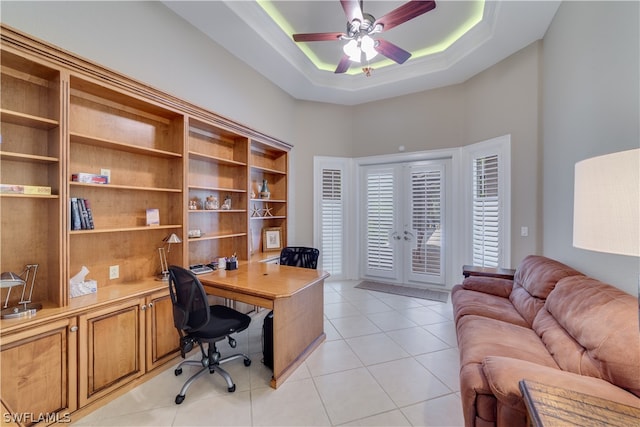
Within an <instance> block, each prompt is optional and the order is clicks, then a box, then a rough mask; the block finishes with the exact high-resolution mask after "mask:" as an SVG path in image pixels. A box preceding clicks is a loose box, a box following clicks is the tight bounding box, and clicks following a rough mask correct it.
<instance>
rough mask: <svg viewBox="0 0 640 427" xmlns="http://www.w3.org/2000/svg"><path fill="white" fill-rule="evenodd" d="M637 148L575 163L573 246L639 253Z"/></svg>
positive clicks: (639, 169)
mask: <svg viewBox="0 0 640 427" xmlns="http://www.w3.org/2000/svg"><path fill="white" fill-rule="evenodd" d="M639 230H640V149H634V150H628V151H621V152H619V153H612V154H607V155H604V156H598V157H593V158H591V159H587V160H583V161H580V162H578V163H576V166H575V190H574V203H573V246H575V247H577V248H581V249H588V250H592V251H598V252H606V253H612V254H620V255H630V256H640V231H639Z"/></svg>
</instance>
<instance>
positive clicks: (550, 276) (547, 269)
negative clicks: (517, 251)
mask: <svg viewBox="0 0 640 427" xmlns="http://www.w3.org/2000/svg"><path fill="white" fill-rule="evenodd" d="M576 275H580V276H581V275H582V273H580V272H579V271H577V270H574V269H573V268H571V267H569V266H567V265H564V264H562V263H560V262H558V261H555V260H553V259H550V258H546V257H543V256H539V255H529V256H527V257H526V258H525V259H523V260H522V262H521V263H520V265H518V268H517V270H516V274H515V276H514V278H513V289H512V291H511V294H510V295H509V299H510V300H511V303H512V304H513V306H514V307H515V308H516V310H518V313H520V315H521V316H522V317H523V318H524V319H525V320H526V321H527V322H528V323H529V325H531V324H532V323H533V319H534V318H535V316H536V314H538V311H540V309H541V308H542V307H543V305H544V301H545V299H546V298H547V295H549V292H551V291H552V290H553V288H554V287H555V285H556V283H558V280H560V279H562V278H564V277H569V276H576Z"/></svg>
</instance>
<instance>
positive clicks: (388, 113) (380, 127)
mask: <svg viewBox="0 0 640 427" xmlns="http://www.w3.org/2000/svg"><path fill="white" fill-rule="evenodd" d="M541 49H542V48H541V42H536V43H533V44H531V45H529V46H527V47H525V48H524V49H522V50H520V51H519V52H516V53H515V54H513V55H511V56H510V57H508V58H506V59H505V60H503V61H501V62H500V63H498V64H496V65H494V66H493V67H491V68H489V69H488V70H486V71H484V72H482V73H480V74H478V75H476V76H475V77H473V78H471V79H469V80H468V81H466V82H464V83H462V84H458V85H455V86H449V87H445V88H441V89H436V90H430V91H426V92H421V93H416V94H412V95H405V96H402V97H398V98H393V99H388V100H383V101H377V102H372V103H368V104H364V105H360V106H357V107H355V115H354V122H353V125H354V128H355V129H354V131H355V133H356V135H357V144H356V145H355V146H354V148H353V151H354V154H355V155H356V156H371V155H384V154H394V153H398V146H400V145H404V146H405V148H406V151H407V152H410V151H422V150H433V149H441V148H456V147H461V146H465V145H469V144H473V143H475V142H479V141H485V140H488V139H491V138H495V137H498V136H502V135H507V134H510V135H511V143H512V148H511V153H512V154H511V161H512V168H511V169H512V180H511V189H512V192H511V193H512V194H511V200H512V204H511V215H512V220H511V223H512V230H511V236H512V238H511V264H512V265H511V266H516V265H517V264H518V263H519V262H520V261H521V260H522V258H524V257H525V256H527V255H529V254H532V253H539V252H540V250H541V247H542V229H541V221H540V219H539V218H540V216H541V212H542V203H541V201H542V196H541V192H540V182H541V181H542V178H541V176H540V168H539V167H538V166H537V165H538V161H539V157H540V156H539V152H540V150H541V148H540V147H541V141H540V129H539V128H540V113H539V105H540V102H541V100H540V93H541V90H542V89H541V85H540V77H539V76H540V73H539V69H540V59H541ZM521 226H527V227H529V236H528V237H521V236H520V227H521ZM504 267H510V266H504Z"/></svg>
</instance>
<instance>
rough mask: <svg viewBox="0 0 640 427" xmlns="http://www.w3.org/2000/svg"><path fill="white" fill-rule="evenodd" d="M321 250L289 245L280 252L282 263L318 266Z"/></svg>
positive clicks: (307, 266) (303, 266)
mask: <svg viewBox="0 0 640 427" xmlns="http://www.w3.org/2000/svg"><path fill="white" fill-rule="evenodd" d="M319 256H320V251H319V250H318V249H316V248H308V247H305V246H287V247H285V248H283V249H282V251H281V252H280V265H289V266H292V267H302V268H312V269H314V270H315V269H317V268H318V257H319Z"/></svg>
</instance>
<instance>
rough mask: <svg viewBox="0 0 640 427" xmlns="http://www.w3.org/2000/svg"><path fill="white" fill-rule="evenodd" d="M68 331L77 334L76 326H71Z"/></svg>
mask: <svg viewBox="0 0 640 427" xmlns="http://www.w3.org/2000/svg"><path fill="white" fill-rule="evenodd" d="M69 330H70V331H71V332H78V325H73V326H72V327H71V328H69Z"/></svg>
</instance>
